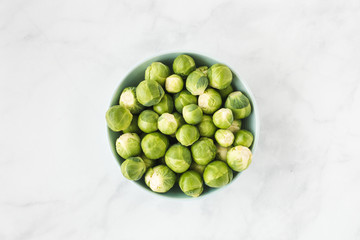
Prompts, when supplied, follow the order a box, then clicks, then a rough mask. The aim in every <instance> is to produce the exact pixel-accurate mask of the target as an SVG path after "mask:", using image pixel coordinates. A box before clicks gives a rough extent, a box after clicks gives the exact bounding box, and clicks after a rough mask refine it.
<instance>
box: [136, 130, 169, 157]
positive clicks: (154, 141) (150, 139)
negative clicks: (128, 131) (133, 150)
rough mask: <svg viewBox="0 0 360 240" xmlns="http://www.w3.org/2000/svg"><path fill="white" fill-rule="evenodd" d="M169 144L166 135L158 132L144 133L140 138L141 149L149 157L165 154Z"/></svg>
mask: <svg viewBox="0 0 360 240" xmlns="http://www.w3.org/2000/svg"><path fill="white" fill-rule="evenodd" d="M168 146H169V140H168V139H167V137H166V136H165V135H163V134H161V133H159V132H153V133H149V134H146V136H145V137H144V138H143V139H142V140H141V149H142V151H143V152H144V154H145V156H146V157H147V158H149V159H158V158H161V157H163V156H164V155H165V152H166V149H167V148H168Z"/></svg>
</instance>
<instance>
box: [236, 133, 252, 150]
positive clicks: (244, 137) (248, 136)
mask: <svg viewBox="0 0 360 240" xmlns="http://www.w3.org/2000/svg"><path fill="white" fill-rule="evenodd" d="M253 140H254V136H253V135H252V133H251V132H249V131H247V130H240V131H238V132H237V133H236V134H235V141H234V145H235V146H238V145H241V146H245V147H250V146H251V144H252V143H253Z"/></svg>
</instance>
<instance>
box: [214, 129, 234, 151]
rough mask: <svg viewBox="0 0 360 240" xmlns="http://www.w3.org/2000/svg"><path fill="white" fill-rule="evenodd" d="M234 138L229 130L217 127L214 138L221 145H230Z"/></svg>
mask: <svg viewBox="0 0 360 240" xmlns="http://www.w3.org/2000/svg"><path fill="white" fill-rule="evenodd" d="M234 138H235V137H234V134H233V133H232V132H231V131H230V130H226V129H219V130H217V131H216V132H215V140H216V141H217V143H218V144H220V146H222V147H230V146H231V144H233V142H234Z"/></svg>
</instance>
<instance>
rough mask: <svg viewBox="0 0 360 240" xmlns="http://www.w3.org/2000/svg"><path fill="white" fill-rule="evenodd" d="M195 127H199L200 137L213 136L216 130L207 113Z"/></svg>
mask: <svg viewBox="0 0 360 240" xmlns="http://www.w3.org/2000/svg"><path fill="white" fill-rule="evenodd" d="M197 127H198V129H199V132H200V136H202V137H213V136H214V134H215V132H216V130H217V127H216V126H215V124H214V123H213V120H212V117H211V116H209V115H204V116H203V118H202V120H201V122H200V123H199V124H198V125H197Z"/></svg>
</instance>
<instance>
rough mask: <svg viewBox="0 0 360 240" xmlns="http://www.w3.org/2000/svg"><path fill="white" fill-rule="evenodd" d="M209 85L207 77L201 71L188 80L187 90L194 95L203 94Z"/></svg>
mask: <svg viewBox="0 0 360 240" xmlns="http://www.w3.org/2000/svg"><path fill="white" fill-rule="evenodd" d="M208 84H209V80H208V78H207V77H206V75H205V74H204V73H203V72H201V71H193V72H192V73H190V74H189V76H188V77H187V79H186V89H187V90H188V91H189V92H190V93H191V94H192V95H200V94H203V93H204V91H205V89H206V88H207V86H208Z"/></svg>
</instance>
